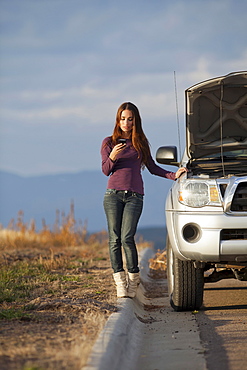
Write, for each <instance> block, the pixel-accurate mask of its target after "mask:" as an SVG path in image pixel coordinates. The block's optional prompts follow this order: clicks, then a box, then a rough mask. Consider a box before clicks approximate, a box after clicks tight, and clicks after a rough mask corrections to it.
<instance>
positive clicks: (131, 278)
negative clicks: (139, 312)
mask: <svg viewBox="0 0 247 370" xmlns="http://www.w3.org/2000/svg"><path fill="white" fill-rule="evenodd" d="M139 284H140V274H139V272H136V273H132V272H128V297H131V298H134V297H135V296H136V291H137V287H138V285H139Z"/></svg>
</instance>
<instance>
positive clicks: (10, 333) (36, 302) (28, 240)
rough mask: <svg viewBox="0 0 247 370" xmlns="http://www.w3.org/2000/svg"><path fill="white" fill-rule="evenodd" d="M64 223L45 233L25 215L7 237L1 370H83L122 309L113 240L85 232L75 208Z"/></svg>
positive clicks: (0, 239)
mask: <svg viewBox="0 0 247 370" xmlns="http://www.w3.org/2000/svg"><path fill="white" fill-rule="evenodd" d="M58 216H59V213H58V212H57V218H56V221H55V224H54V226H53V227H52V229H51V230H50V229H48V227H47V226H46V224H45V222H43V228H42V230H40V231H37V230H36V227H35V223H34V222H31V223H30V224H29V226H28V225H27V224H25V223H24V221H23V212H19V214H18V218H17V221H16V222H15V221H14V220H12V221H11V223H10V225H9V227H8V229H2V230H0V323H1V329H0V368H1V370H16V369H18V370H19V369H20V370H28V369H29V370H31V369H33V370H34V369H36V370H42V369H46V370H54V369H59V370H63V369H66V370H67V369H68V368H69V369H70V370H75V369H81V368H82V367H83V365H85V363H86V361H87V358H88V355H89V353H90V351H91V348H92V345H93V343H94V341H95V339H96V337H97V335H98V333H99V332H100V331H101V329H102V328H103V326H104V324H105V322H106V320H107V318H108V317H109V316H110V315H111V313H112V312H115V311H116V310H117V307H116V293H115V286H114V284H113V279H112V269H111V267H110V263H109V258H108V246H107V244H108V240H107V233H106V232H105V231H102V232H99V233H95V234H93V235H89V234H88V233H87V230H86V226H85V225H79V226H78V225H77V223H76V221H75V219H74V207H73V204H72V205H71V210H70V213H69V215H68V216H65V215H62V217H61V222H60V221H59V217H58ZM147 245H148V244H147V243H144V242H143V243H142V245H140V247H146V246H147Z"/></svg>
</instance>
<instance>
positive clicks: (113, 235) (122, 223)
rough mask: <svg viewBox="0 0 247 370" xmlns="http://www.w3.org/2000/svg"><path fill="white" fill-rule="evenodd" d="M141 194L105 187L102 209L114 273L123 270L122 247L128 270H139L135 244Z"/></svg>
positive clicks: (141, 203)
mask: <svg viewBox="0 0 247 370" xmlns="http://www.w3.org/2000/svg"><path fill="white" fill-rule="evenodd" d="M142 208H143V195H141V194H139V193H135V192H132V191H125V190H114V189H107V190H106V193H105V196H104V209H105V213H106V218H107V224H108V233H109V250H110V259H111V264H112V268H113V271H114V273H115V272H120V271H123V258H122V249H121V247H123V249H124V252H125V257H126V264H127V269H128V271H129V272H134V273H135V272H139V267H138V255H137V249H136V244H135V239H134V236H135V233H136V229H137V224H138V221H139V218H140V216H141V213H142Z"/></svg>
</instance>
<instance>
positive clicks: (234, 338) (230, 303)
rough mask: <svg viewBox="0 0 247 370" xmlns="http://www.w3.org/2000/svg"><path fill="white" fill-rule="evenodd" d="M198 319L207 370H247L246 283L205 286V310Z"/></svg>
mask: <svg viewBox="0 0 247 370" xmlns="http://www.w3.org/2000/svg"><path fill="white" fill-rule="evenodd" d="M195 316H196V321H197V323H198V325H199V330H200V337H201V340H202V343H203V346H204V347H205V348H206V352H205V356H206V362H207V368H208V370H222V369H224V370H243V369H247V282H246V281H245V282H240V281H238V280H235V279H229V280H221V281H219V282H217V283H210V284H205V292H204V307H203V308H202V310H201V311H200V312H199V313H198V314H197V315H195Z"/></svg>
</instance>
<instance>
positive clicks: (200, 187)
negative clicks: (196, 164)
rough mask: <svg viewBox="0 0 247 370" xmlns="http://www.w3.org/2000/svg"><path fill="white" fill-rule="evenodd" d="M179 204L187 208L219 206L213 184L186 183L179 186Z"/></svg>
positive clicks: (201, 182) (216, 190) (200, 182)
mask: <svg viewBox="0 0 247 370" xmlns="http://www.w3.org/2000/svg"><path fill="white" fill-rule="evenodd" d="M179 202H181V203H182V204H185V205H186V206H188V207H204V206H207V205H214V206H220V205H221V203H220V199H219V193H218V189H217V186H216V184H215V183H209V182H205V181H186V182H184V183H182V184H181V188H180V191H179Z"/></svg>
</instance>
